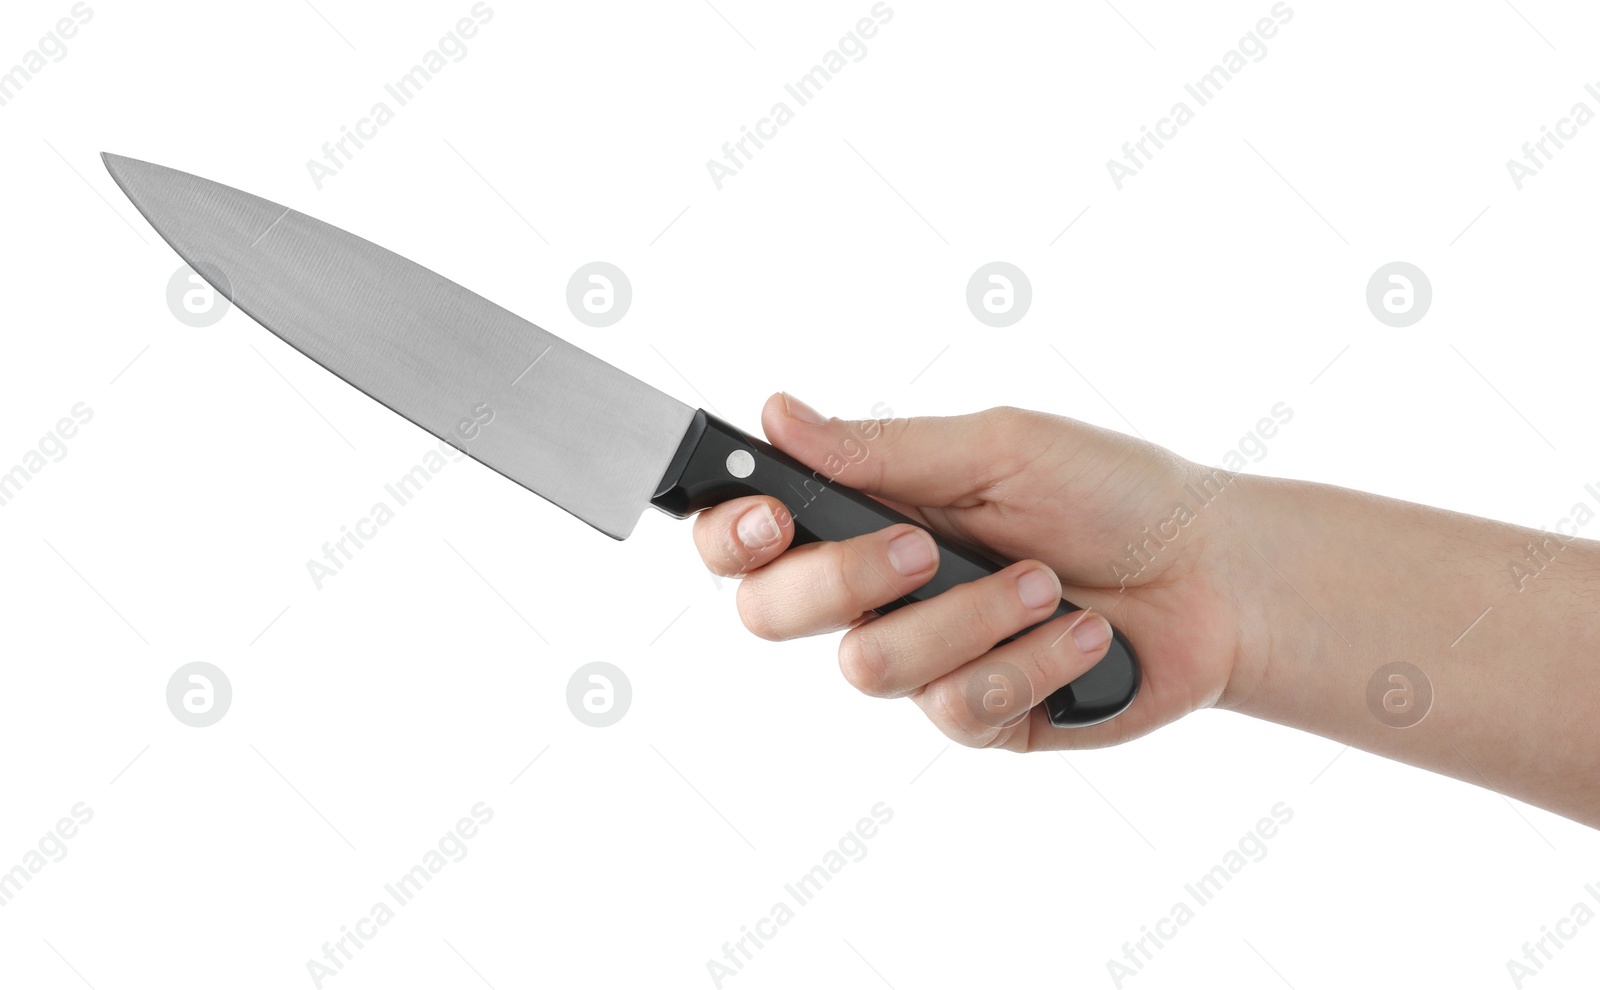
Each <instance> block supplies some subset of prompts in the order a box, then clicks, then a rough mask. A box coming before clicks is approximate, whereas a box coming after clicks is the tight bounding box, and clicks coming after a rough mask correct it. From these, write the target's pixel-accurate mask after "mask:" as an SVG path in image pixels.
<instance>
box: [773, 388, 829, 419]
mask: <svg viewBox="0 0 1600 990" xmlns="http://www.w3.org/2000/svg"><path fill="white" fill-rule="evenodd" d="M783 407H784V409H786V410H788V413H789V416H790V417H791V418H793V419H798V420H799V421H800V422H802V423H810V424H811V425H812V426H821V425H822V424H823V423H826V422H827V421H828V417H826V416H824V415H822V414H821V413H819V412H817V411H816V410H815V409H813V408H811V407H810V406H808V405H806V404H805V403H804V402H801V401H800V400H799V399H797V398H795V397H794V396H792V395H790V394H789V393H788V392H785V393H783Z"/></svg>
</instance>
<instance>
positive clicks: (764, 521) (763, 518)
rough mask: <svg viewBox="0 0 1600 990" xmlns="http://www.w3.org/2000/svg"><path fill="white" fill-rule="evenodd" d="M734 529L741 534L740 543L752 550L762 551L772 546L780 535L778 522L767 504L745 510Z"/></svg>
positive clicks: (763, 503)
mask: <svg viewBox="0 0 1600 990" xmlns="http://www.w3.org/2000/svg"><path fill="white" fill-rule="evenodd" d="M733 528H734V531H735V532H737V533H738V534H739V542H740V543H743V544H744V545H745V546H746V547H749V548H750V549H751V550H760V549H761V548H762V547H764V546H767V545H769V544H771V543H772V542H773V541H775V540H776V539H777V538H778V535H779V533H780V530H779V529H778V520H777V519H776V518H775V517H774V516H773V515H772V509H771V508H770V507H769V506H768V505H767V504H766V503H765V502H762V503H761V504H759V505H757V506H755V507H754V508H751V509H747V510H745V514H744V515H742V516H740V517H739V521H738V522H737V523H735V524H734V527H733Z"/></svg>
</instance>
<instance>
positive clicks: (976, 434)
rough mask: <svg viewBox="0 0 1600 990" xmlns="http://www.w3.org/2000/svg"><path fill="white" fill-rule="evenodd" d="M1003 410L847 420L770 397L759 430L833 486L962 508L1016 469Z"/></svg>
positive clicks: (910, 502) (782, 397) (783, 397)
mask: <svg viewBox="0 0 1600 990" xmlns="http://www.w3.org/2000/svg"><path fill="white" fill-rule="evenodd" d="M1004 412H1005V410H999V409H991V410H988V411H986V412H981V413H977V414H974V415H969V416H918V417H902V418H895V419H882V420H878V419H868V420H854V421H850V420H842V419H837V418H830V417H827V416H824V415H822V414H821V413H819V412H817V411H816V410H815V409H812V408H811V407H810V406H808V405H806V404H805V403H804V402H801V401H800V400H799V399H797V398H795V397H794V396H792V395H789V394H788V393H786V392H779V393H777V394H776V395H773V396H772V397H771V398H769V399H767V404H766V406H765V407H763V408H762V410H761V427H762V429H763V430H765V431H766V434H767V438H768V439H769V440H771V441H772V443H773V444H774V445H776V446H777V447H780V448H782V449H783V450H784V451H785V452H786V453H788V454H789V455H790V456H791V457H794V458H795V459H796V460H799V461H800V462H801V463H803V464H805V465H806V466H807V467H809V468H811V469H812V470H813V471H816V472H818V473H820V474H821V475H822V476H823V477H824V478H826V479H828V480H829V481H836V482H839V483H840V484H844V485H848V486H850V487H851V488H855V489H859V490H860V491H864V492H867V493H869V494H872V495H877V496H879V497H881V498H885V499H889V500H891V501H895V502H902V503H905V504H907V505H920V506H930V507H942V506H950V505H958V504H961V503H964V502H968V501H970V500H971V498H972V496H974V495H977V494H979V493H980V492H982V491H984V490H985V489H987V488H989V487H990V486H991V485H992V484H993V483H994V482H995V481H996V480H998V479H999V478H1001V477H1003V473H1004V470H1005V467H1004V465H1006V464H1016V463H1018V459H1017V458H1016V457H1015V456H1013V454H1014V451H1012V450H1009V449H1007V448H1006V442H1007V441H1008V440H1010V439H1014V438H1013V437H1010V436H1008V434H1011V433H1012V432H1013V431H1011V430H1008V429H1005V428H1003V426H1002V424H1001V423H1000V419H1001V418H1002V417H1001V415H1000V414H1003V413H1004Z"/></svg>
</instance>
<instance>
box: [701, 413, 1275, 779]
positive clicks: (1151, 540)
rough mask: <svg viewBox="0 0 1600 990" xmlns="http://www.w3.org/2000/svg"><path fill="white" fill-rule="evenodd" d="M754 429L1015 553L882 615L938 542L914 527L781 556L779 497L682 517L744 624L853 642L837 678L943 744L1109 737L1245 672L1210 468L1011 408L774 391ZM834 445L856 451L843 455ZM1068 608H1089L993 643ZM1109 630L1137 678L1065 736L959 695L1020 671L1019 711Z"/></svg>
mask: <svg viewBox="0 0 1600 990" xmlns="http://www.w3.org/2000/svg"><path fill="white" fill-rule="evenodd" d="M761 420H762V426H763V428H764V429H765V431H766V434H767V437H768V438H769V439H770V440H771V442H772V443H774V444H775V445H777V446H778V447H780V448H782V449H783V450H785V451H786V452H788V453H789V454H790V455H791V456H793V457H795V458H796V459H798V460H800V461H801V462H802V463H804V464H806V465H807V466H809V467H811V468H812V469H814V470H819V471H824V472H825V473H826V474H827V475H830V476H832V478H833V480H834V481H836V482H837V483H839V484H843V485H848V486H850V487H852V488H857V489H860V490H861V491H864V492H867V493H868V494H871V495H873V496H875V497H877V498H879V499H881V500H883V501H885V502H887V503H889V504H890V505H893V506H894V507H895V508H897V509H899V510H900V511H902V512H903V513H905V514H906V515H908V516H910V517H911V518H913V519H915V520H917V521H918V522H921V523H923V524H924V525H926V526H928V527H929V528H931V529H933V530H935V531H936V532H939V533H941V534H944V535H946V536H950V537H954V538H955V539H958V540H961V541H964V542H967V543H969V544H975V545H977V546H980V547H984V548H987V549H989V550H991V551H993V553H994V554H996V555H997V556H1000V557H1003V558H1005V559H1010V560H1015V561H1017V563H1015V564H1012V565H1011V566H1009V567H1007V568H1005V569H1004V570H1002V571H1000V572H999V573H997V574H993V575H991V576H989V577H986V578H984V579H982V580H979V581H976V582H973V583H971V584H967V585H962V586H959V587H957V588H955V589H953V590H951V591H948V592H946V593H944V594H942V595H939V596H937V597H935V598H932V599H930V600H928V601H925V602H919V603H915V604H911V605H907V606H904V607H902V608H900V609H897V610H896V611H893V612H890V613H889V614H887V615H884V616H882V617H878V616H875V615H873V614H872V609H874V608H877V607H878V606H881V605H884V604H885V603H887V602H891V601H893V600H895V599H897V598H899V597H900V596H902V595H903V594H905V593H906V592H908V591H910V590H912V589H914V588H916V587H918V586H920V585H922V584H923V583H925V582H926V581H927V580H928V579H929V578H931V577H932V576H933V573H934V571H935V569H936V564H937V557H936V553H935V549H934V544H933V541H932V539H930V538H929V537H928V536H927V534H926V533H924V532H922V531H921V530H918V529H917V528H915V527H912V526H904V525H902V526H892V527H890V528H888V529H885V530H882V531H880V532H876V533H869V534H866V535H864V536H859V537H856V538H854V539H851V540H847V541H845V542H843V543H813V544H807V545H803V546H800V547H796V548H795V549H793V550H790V551H788V552H785V551H786V550H788V547H789V545H790V543H791V541H792V539H793V537H794V526H793V521H792V519H791V518H790V517H789V514H788V512H787V510H785V509H784V507H783V505H782V504H781V503H780V502H778V501H777V500H776V499H773V498H768V497H764V496H757V497H751V498H745V499H738V500H735V501H732V502H728V503H725V504H723V505H719V506H717V507H715V508H713V509H709V510H707V511H705V512H703V513H701V514H700V515H699V517H698V518H697V519H696V520H695V528H694V533H695V542H696V544H697V545H698V547H699V550H700V554H701V556H702V557H703V558H704V560H705V562H706V565H707V566H708V567H709V568H710V569H711V570H712V571H714V572H716V573H718V574H721V575H724V576H739V577H742V578H743V581H742V582H741V584H740V586H739V593H738V605H739V614H740V616H741V617H742V618H743V620H744V624H745V625H746V626H747V627H748V628H749V629H750V630H751V631H752V632H754V633H756V634H757V635H758V636H762V637H764V638H766V639H789V638H793V637H797V636H811V635H816V634H818V633H825V632H832V631H835V630H839V629H846V630H848V631H847V632H846V633H845V635H844V638H843V640H842V641H841V642H840V645H839V665H840V668H841V669H842V670H843V672H844V676H845V679H846V680H848V681H849V682H850V683H851V684H852V685H854V686H855V687H856V688H857V689H859V690H861V691H863V692H865V693H867V694H870V695H873V696H875V697H882V698H898V697H910V698H912V699H913V700H914V701H915V702H916V703H917V704H918V705H919V706H920V707H921V708H922V710H923V711H924V712H925V713H926V714H927V716H928V717H929V718H930V719H931V720H932V721H933V722H934V724H935V725H937V726H938V727H939V728H940V729H941V730H942V731H943V732H944V733H945V734H946V735H948V736H949V737H950V738H952V739H954V740H956V741H957V742H960V743H963V744H965V745H968V746H995V747H1003V748H1006V749H1013V750H1023V751H1025V750H1041V749H1065V748H1082V747H1091V746H1105V745H1110V744H1113V743H1117V742H1121V741H1123V740H1125V739H1129V738H1132V737H1134V736H1138V735H1142V734H1143V733H1145V732H1148V731H1150V730H1151V729H1153V728H1156V727H1157V726H1160V725H1163V724H1165V723H1167V722H1170V721H1172V720H1174V719H1177V718H1179V717H1181V716H1183V715H1185V714H1187V713H1189V712H1191V711H1194V710H1195V709H1197V708H1203V707H1206V706H1209V705H1213V704H1216V703H1218V702H1219V701H1221V700H1223V699H1225V698H1227V697H1228V696H1229V692H1230V688H1232V687H1233V686H1234V685H1236V684H1238V683H1240V682H1241V681H1244V680H1247V679H1248V677H1251V676H1254V672H1253V671H1252V670H1251V669H1250V666H1251V665H1250V663H1249V658H1248V657H1247V656H1246V652H1247V651H1246V650H1245V646H1246V641H1247V639H1249V638H1250V637H1247V636H1246V634H1245V632H1244V626H1245V623H1244V621H1243V620H1242V617H1241V616H1240V614H1239V612H1238V610H1237V608H1236V607H1235V604H1234V603H1235V602H1236V601H1237V600H1238V598H1237V596H1235V595H1234V594H1233V593H1232V587H1231V581H1232V573H1233V566H1232V556H1231V551H1230V549H1229V547H1230V543H1229V541H1228V540H1227V539H1226V537H1225V535H1223V534H1225V532H1226V530H1227V528H1228V526H1229V523H1230V519H1231V518H1232V516H1233V506H1232V505H1231V504H1230V501H1238V500H1239V499H1240V497H1241V496H1240V495H1239V494H1238V493H1237V492H1236V491H1234V490H1233V484H1232V478H1231V476H1229V475H1227V474H1225V473H1224V472H1221V471H1212V470H1210V469H1206V468H1202V467H1200V466H1198V465H1195V464H1192V463H1190V462H1188V461H1185V460H1183V459H1181V458H1179V457H1177V456H1175V455H1173V454H1171V453H1169V452H1167V451H1165V450H1162V449H1161V448H1159V447H1156V446H1154V445H1153V444H1148V443H1145V442H1143V441H1139V440H1134V439H1130V438H1128V437H1125V436H1122V435H1120V434H1117V433H1112V432H1109V431H1106V430H1101V429H1098V428H1096V427H1092V426H1087V425H1085V424H1082V423H1077V422H1074V421H1072V420H1068V419H1063V418H1060V417H1057V416H1050V415H1046V414H1043V413H1036V412H1027V411H1024V410H1019V409H991V410H988V411H986V412H982V413H977V414H974V415H970V416H956V417H950V418H916V419H893V420H888V421H885V422H882V423H881V424H872V425H871V428H869V429H861V428H860V426H859V424H857V425H852V424H850V423H847V422H845V421H843V420H838V419H827V418H824V417H823V416H821V415H819V414H818V413H816V412H815V411H814V410H812V409H811V408H810V407H808V406H806V405H805V404H804V403H802V402H800V401H799V400H798V399H795V398H793V397H792V396H787V395H784V394H781V393H780V394H779V395H775V396H773V397H772V398H771V399H769V400H768V401H767V404H766V408H765V409H764V410H763V411H762V417H761ZM863 437H870V438H871V439H862V438H863ZM841 450H852V451H855V452H857V454H856V455H855V456H852V457H849V458H840V457H839V456H838V454H839V451H841ZM841 462H843V463H844V466H843V467H842V468H841V467H840V466H839V465H840V463H841ZM1180 506H1181V507H1183V508H1182V510H1180V508H1179V507H1180ZM1063 597H1064V598H1066V599H1068V600H1069V601H1072V602H1075V603H1077V604H1078V605H1080V606H1082V607H1084V608H1085V609H1087V611H1082V612H1076V613H1072V614H1070V615H1065V616H1062V617H1060V618H1058V619H1056V620H1054V621H1051V622H1049V623H1047V624H1045V625H1044V626H1041V627H1040V628H1038V629H1036V630H1034V631H1032V632H1031V633H1029V634H1028V635H1026V636H1023V637H1021V638H1019V639H1017V640H1016V641H1014V642H1011V643H1008V644H1005V645H1003V646H999V647H995V645H994V644H996V643H998V642H1000V641H1001V640H1003V639H1005V638H1006V637H1008V636H1011V635H1013V634H1014V633H1017V632H1018V631H1020V630H1022V629H1025V628H1027V627H1028V626H1030V625H1032V624H1034V623H1036V622H1038V621H1040V620H1041V619H1043V618H1045V617H1047V616H1049V615H1050V613H1051V611H1052V610H1053V609H1054V608H1055V606H1056V602H1057V600H1058V599H1060V598H1063ZM1107 619H1109V620H1110V621H1111V622H1112V623H1115V624H1116V625H1117V626H1118V627H1119V628H1121V629H1122V630H1123V631H1124V633H1125V634H1126V635H1127V636H1128V637H1129V638H1130V639H1131V640H1132V642H1133V643H1134V644H1136V649H1137V651H1138V654H1139V658H1140V661H1141V663H1142V665H1143V668H1144V683H1143V686H1142V687H1141V689H1140V691H1139V694H1138V696H1137V697H1136V698H1135V699H1134V701H1133V704H1132V705H1131V706H1130V707H1129V708H1128V710H1127V711H1126V712H1124V713H1122V714H1121V715H1119V716H1117V717H1116V718H1113V719H1111V720H1110V721H1108V722H1104V723H1101V724H1100V725H1095V726H1090V727H1088V728H1081V729H1061V728H1057V727H1055V726H1053V725H1051V724H1050V721H1049V718H1048V717H1047V716H1046V714H1045V712H1044V709H1043V708H1042V707H1037V708H1034V710H1033V711H1032V713H1031V714H1030V715H1029V717H1027V718H1023V719H1020V720H1013V721H1011V722H1010V724H1000V725H997V724H993V723H995V722H999V721H1001V720H1000V719H994V718H988V717H986V713H984V712H982V711H979V710H978V709H977V707H975V706H974V705H973V704H972V703H971V702H970V700H969V699H971V698H972V697H973V696H974V694H973V692H974V690H975V686H974V681H975V679H977V680H979V681H980V683H979V684H978V685H977V687H976V690H977V692H978V693H979V694H980V695H981V691H982V684H981V679H983V678H984V677H985V676H986V673H987V672H988V671H990V670H992V669H994V668H993V667H992V666H991V665H992V664H993V663H995V662H1003V663H1005V664H1007V665H1009V667H1010V668H1011V669H1014V670H1015V671H1020V672H1021V673H1022V675H1023V676H1024V677H1026V679H1027V681H1028V689H1029V691H1030V692H1031V694H1032V700H1033V701H1035V702H1037V701H1041V700H1043V699H1044V697H1045V696H1047V695H1049V694H1050V693H1052V692H1054V691H1055V690H1056V689H1058V688H1060V687H1062V686H1064V685H1066V684H1067V683H1069V682H1070V681H1072V680H1074V679H1076V678H1077V677H1078V676H1079V675H1080V674H1082V673H1084V672H1085V671H1087V670H1088V669H1089V668H1090V667H1092V666H1093V665H1094V664H1095V662H1096V661H1098V660H1099V659H1100V658H1101V657H1102V656H1103V655H1104V654H1105V652H1106V645H1107V642H1108V640H1109V636H1110V626H1109V625H1108V624H1107V621H1106V620H1107Z"/></svg>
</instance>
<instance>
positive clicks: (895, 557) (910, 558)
mask: <svg viewBox="0 0 1600 990" xmlns="http://www.w3.org/2000/svg"><path fill="white" fill-rule="evenodd" d="M934 554H935V550H934V548H933V537H931V536H929V535H928V534H927V533H924V532H922V531H921V530H917V531H916V532H912V533H902V534H900V535H899V536H897V537H895V538H894V539H892V540H890V541H889V566H890V567H893V568H894V569H895V570H896V571H897V572H899V573H900V575H901V576H902V577H910V576H911V575H913V574H921V573H922V572H923V571H925V570H927V569H928V568H929V567H930V566H931V565H932V564H933V558H934Z"/></svg>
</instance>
